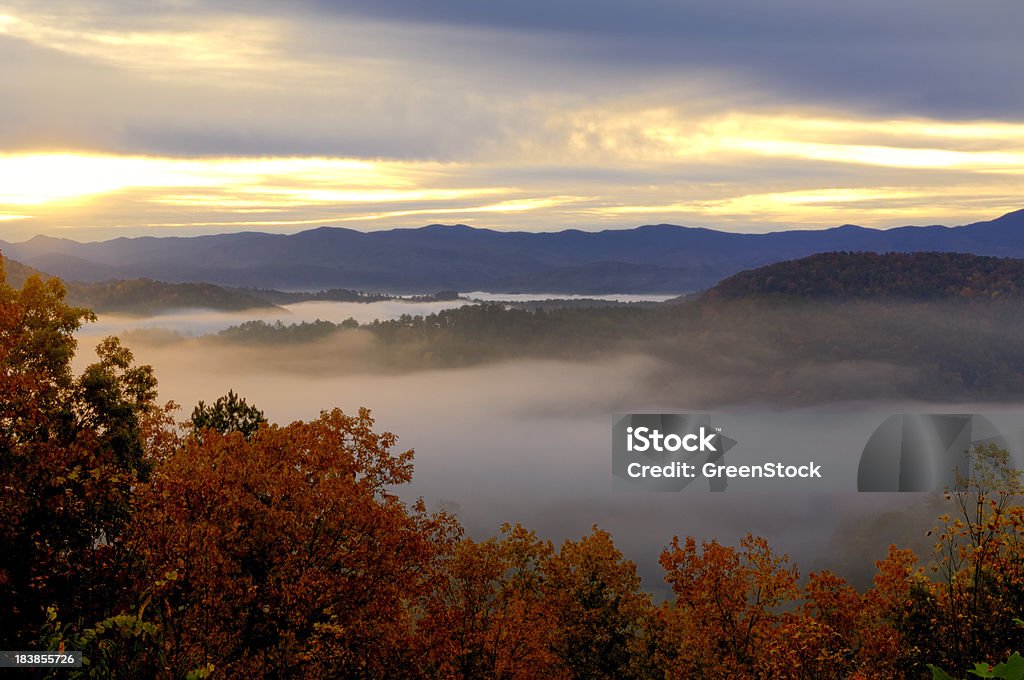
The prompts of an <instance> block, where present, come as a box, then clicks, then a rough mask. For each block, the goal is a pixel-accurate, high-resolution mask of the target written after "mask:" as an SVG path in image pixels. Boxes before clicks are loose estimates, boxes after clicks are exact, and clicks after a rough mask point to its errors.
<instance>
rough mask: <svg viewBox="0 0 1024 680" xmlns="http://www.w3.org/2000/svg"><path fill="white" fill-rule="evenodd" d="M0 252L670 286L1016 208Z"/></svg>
mask: <svg viewBox="0 0 1024 680" xmlns="http://www.w3.org/2000/svg"><path fill="white" fill-rule="evenodd" d="M0 251H2V253H3V254H4V256H6V257H11V258H14V259H16V260H19V261H21V262H23V263H25V264H27V265H29V266H31V267H35V268H36V269H39V270H42V271H45V272H48V273H52V274H54V275H57V276H60V277H62V278H63V279H65V280H69V281H85V282H97V281H106V280H110V279H136V278H151V279H158V280H161V281H167V282H207V283H215V284H219V285H222V286H237V287H272V288H278V289H282V290H316V289H325V288H351V289H359V290H374V291H388V292H398V293H422V292H432V291H436V290H440V289H454V290H460V291H471V290H485V291H491V292H506V293H508V292H523V293H545V292H551V293H578V294H590V295H596V294H605V293H680V292H687V291H694V290H698V289H703V288H707V287H708V286H711V285H713V284H714V283H716V282H718V281H720V280H722V279H724V278H726V277H728V276H731V275H732V274H735V273H737V272H740V271H743V270H746V269H751V268H753V267H759V266H763V265H766V264H771V263H774V262H780V261H783V260H791V259H796V258H800V257H805V256H808V255H812V254H815V253H822V252H831V251H859V252H877V253H884V252H922V251H934V252H963V253H973V254H976V255H993V256H1002V257H1017V258H1022V257H1024V210H1018V211H1015V212H1012V213H1008V214H1006V215H1003V216H1002V217H999V218H997V219H994V220H991V221H986V222H976V223H973V224H968V225H963V226H956V227H946V226H939V225H933V226H921V227H918V226H907V227H897V228H893V229H885V230H881V229H868V228H865V227H859V226H855V225H849V224H848V225H843V226H840V227H834V228H830V229H822V230H791V231H780V232H772V233H767V234H746V233H732V232H724V231H716V230H713V229H705V228H694V227H682V226H676V225H669V224H659V225H648V226H642V227H636V228H633V229H614V230H605V231H598V232H586V231H580V230H574V229H572V230H565V231H559V232H548V233H534V232H501V231H495V230H491V229H478V228H473V227H469V226H466V225H454V226H445V225H437V224H435V225H430V226H427V227H421V228H416V229H391V230H386V231H376V232H360V231H355V230H352V229H341V228H333V227H321V228H319V229H312V230H309V231H303V232H299V233H296V234H287V235H285V234H267V233H257V232H242V233H234V234H220V235H213V236H195V237H148V236H147V237H137V238H117V239H113V240H109V241H98V242H89V243H80V242H77V241H73V240H70V239H64V238H53V237H48V236H37V237H35V238H32V239H30V240H28V241H24V242H21V243H6V242H3V241H0Z"/></svg>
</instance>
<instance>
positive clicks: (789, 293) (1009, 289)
mask: <svg viewBox="0 0 1024 680" xmlns="http://www.w3.org/2000/svg"><path fill="white" fill-rule="evenodd" d="M1022 295H1024V260H1019V259H1013V258H998V257H983V256H979V255H970V254H967V253H885V254H878V253H853V252H837V253H822V254H820V255H811V256H810V257H805V258H802V259H799V260H791V261H788V262H779V263H777V264H770V265H767V266H765V267H759V268H757V269H752V270H749V271H745V272H740V273H739V274H736V275H735V276H731V277H729V278H727V279H725V280H724V281H722V282H721V283H719V284H718V285H716V286H714V287H713V288H712V289H711V290H710V291H708V293H707V296H708V298H710V299H713V300H727V299H736V298H751V297H762V296H764V297H771V296H779V297H789V298H816V299H822V300H832V301H837V300H853V299H858V300H863V299H876V300H901V299H902V300H936V299H943V298H967V299H993V300H994V299H998V298H1008V297H1012V298H1020V297H1021V296H1022Z"/></svg>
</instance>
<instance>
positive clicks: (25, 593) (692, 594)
mask: <svg viewBox="0 0 1024 680" xmlns="http://www.w3.org/2000/svg"><path fill="white" fill-rule="evenodd" d="M479 313H480V314H482V315H483V317H482V318H481V320H480V322H481V323H482V324H484V327H486V318H487V314H488V312H487V311H486V310H483V311H480V312H479ZM90 318H91V314H90V313H89V312H88V311H87V310H84V309H78V308H73V307H69V306H67V305H66V304H65V302H64V290H63V287H62V285H61V284H60V282H59V281H56V280H53V281H49V282H46V283H43V282H41V281H40V280H39V279H36V278H32V279H29V280H28V282H27V283H26V284H25V286H24V288H23V289H22V290H20V291H15V290H14V289H12V288H10V287H8V286H6V285H4V284H2V283H0V489H3V493H2V494H0V612H3V615H2V616H0V647H2V648H4V649H29V650H41V649H67V650H82V651H83V652H84V654H85V659H86V662H87V663H86V665H85V666H84V667H83V669H81V670H80V671H69V670H57V671H53V677H58V676H59V677H97V678H110V677H125V678H141V677H152V678H180V677H188V678H202V677H241V676H249V677H275V678H280V677H296V678H329V677H330V678H334V677H353V678H466V679H468V678H694V677H736V678H849V677H863V678H868V677H884V678H895V677H910V678H913V677H925V676H927V674H928V673H929V670H928V666H927V664H928V663H936V664H939V665H940V666H942V667H944V668H946V669H948V670H953V671H955V672H962V671H963V670H964V669H966V668H968V666H970V665H972V662H975V661H980V660H991V661H995V660H998V659H1003V658H1006V657H1007V656H1008V655H1009V654H1010V653H1011V652H1012V651H1013V650H1015V649H1020V648H1021V646H1022V642H1024V637H1022V633H1021V630H1020V629H1019V628H1017V627H1016V626H1015V625H1014V623H1013V621H1012V619H1013V617H1014V615H1015V614H1019V613H1020V612H1021V611H1024V549H1022V548H1024V546H1022V545H1021V539H1022V536H1024V508H1022V507H1020V506H1018V505H1016V504H1015V503H1016V502H1017V501H1018V500H1019V498H1020V496H1019V494H1020V480H1019V478H1018V477H1017V474H1018V473H1016V472H1015V471H1013V470H1010V469H1009V468H1008V467H1007V466H1006V455H1005V452H1003V451H1000V450H998V449H995V448H986V449H981V450H979V451H977V452H976V461H977V470H976V474H975V475H974V476H973V479H974V482H973V486H972V487H971V490H970V491H969V492H964V493H958V494H953V495H951V496H950V498H949V501H950V514H949V515H947V516H944V517H940V518H939V519H938V527H937V529H936V533H935V539H936V544H935V553H934V555H932V556H930V561H929V562H926V565H930V569H929V570H925V569H924V568H923V567H922V566H919V563H918V558H917V557H916V556H914V555H913V554H911V553H910V552H909V551H901V550H898V549H896V548H895V547H894V548H892V549H891V550H890V552H889V554H888V555H887V556H879V557H881V558H882V559H881V560H880V561H879V562H878V572H877V575H876V577H875V579H874V586H873V587H872V588H871V589H869V590H868V591H867V592H863V593H861V592H857V591H856V590H854V589H853V588H851V587H850V586H849V585H847V584H846V583H845V582H844V581H843V580H842V579H840V578H838V577H836V576H834V575H832V574H829V573H827V572H825V573H819V574H809V575H807V577H806V578H804V577H802V576H801V575H800V573H799V572H798V571H797V567H796V566H795V565H793V564H791V563H790V562H789V560H788V558H786V557H785V556H783V555H778V554H776V553H774V552H773V551H772V549H771V547H770V546H769V545H768V544H767V543H766V542H765V541H764V540H763V539H759V538H756V537H753V536H748V537H747V538H746V539H744V540H743V541H742V542H741V543H740V545H739V546H727V545H722V544H720V543H718V542H715V541H711V542H707V543H702V544H698V543H697V542H696V541H694V540H693V539H691V538H687V539H673V540H672V541H671V542H670V544H669V545H668V547H667V548H666V549H665V550H664V551H663V553H662V555H661V565H662V567H663V568H664V571H665V579H666V581H667V582H668V583H669V585H670V586H671V588H672V592H673V597H672V599H671V600H670V601H669V602H665V603H655V602H652V601H651V598H650V596H649V595H648V594H647V593H645V592H644V590H643V589H642V588H641V584H640V581H639V579H638V577H637V572H636V567H635V565H634V564H633V563H631V562H630V561H629V560H626V559H625V558H624V557H623V555H622V554H621V553H620V552H619V551H618V550H617V549H616V548H615V546H614V543H613V541H612V537H611V536H609V535H608V534H607V533H606V532H603V531H601V530H600V529H598V528H596V527H595V528H594V529H593V530H592V532H591V533H590V534H588V535H587V536H584V537H582V538H581V539H580V540H577V541H567V542H565V543H563V544H562V545H561V546H558V547H557V548H556V547H555V546H553V545H552V544H551V543H550V542H548V541H544V540H542V539H540V538H539V537H538V536H537V535H536V534H535V533H534V532H532V531H529V530H527V529H525V528H523V527H520V526H506V527H504V528H503V529H502V531H501V535H500V536H498V537H495V538H491V539H489V540H484V541H476V540H472V539H469V538H466V537H465V536H463V532H462V529H461V527H460V525H459V523H458V520H457V518H455V517H453V516H451V515H449V514H446V513H444V512H430V511H428V509H427V508H426V507H425V506H424V504H423V503H422V502H419V503H415V504H413V505H411V506H410V505H407V504H406V503H404V502H402V501H401V500H400V499H399V498H398V497H397V496H396V495H395V494H394V489H395V488H396V487H397V486H400V485H402V484H406V483H408V482H409V481H410V479H411V477H412V474H413V466H412V458H413V453H412V452H411V451H404V452H403V451H400V450H396V448H395V447H396V444H397V440H396V437H395V436H394V435H392V434H390V433H379V432H377V431H376V430H375V429H374V422H373V419H372V418H371V416H370V413H369V412H368V411H367V410H365V409H363V410H360V412H359V413H358V414H357V415H346V414H344V413H342V412H340V411H338V410H333V411H326V412H324V413H323V414H322V415H321V417H320V418H318V419H317V420H314V421H312V422H296V423H293V424H291V425H287V426H279V425H270V424H267V423H266V422H265V421H264V419H263V416H262V413H260V412H259V411H258V409H255V408H253V407H250V406H249V405H247V404H245V402H244V400H239V399H238V398H237V397H236V396H235V395H233V394H232V395H228V397H226V398H225V399H222V400H218V402H216V403H215V404H213V405H211V406H206V405H200V407H198V408H197V409H196V411H195V412H194V413H193V420H192V421H191V422H190V423H188V424H182V425H177V424H176V423H175V422H174V414H175V410H174V406H173V405H167V406H163V407H161V406H159V405H158V404H157V403H156V401H155V398H156V392H155V388H156V379H155V377H154V375H153V372H152V370H151V369H150V368H149V367H147V366H139V365H136V364H135V363H134V360H133V357H132V354H131V352H130V351H129V350H127V349H126V348H125V347H123V346H122V345H121V344H120V343H119V342H118V341H117V340H115V339H108V340H106V341H104V342H103V343H101V344H100V346H99V347H98V356H99V360H98V362H97V363H95V364H92V365H90V366H89V367H87V368H86V369H85V371H84V372H83V373H82V374H81V375H77V376H76V375H74V374H73V373H72V371H71V368H70V362H71V359H72V356H73V354H74V352H75V340H74V332H75V331H76V330H77V329H78V328H79V326H80V325H81V324H82V323H83V322H85V321H88V320H89V319H90ZM46 672H48V671H39V672H38V674H45V673H46Z"/></svg>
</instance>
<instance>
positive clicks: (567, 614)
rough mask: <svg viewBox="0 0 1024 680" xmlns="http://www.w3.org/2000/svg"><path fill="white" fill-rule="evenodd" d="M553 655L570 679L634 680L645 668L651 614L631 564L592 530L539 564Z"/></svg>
mask: <svg viewBox="0 0 1024 680" xmlns="http://www.w3.org/2000/svg"><path fill="white" fill-rule="evenodd" d="M543 571H544V574H545V575H546V579H545V587H546V590H547V592H548V601H549V602H550V603H551V605H552V611H553V616H554V618H553V620H552V621H551V623H550V624H549V625H551V626H552V627H553V628H554V633H553V639H554V650H555V653H556V654H557V655H558V657H559V659H560V660H561V662H562V666H563V667H564V668H565V669H566V670H567V671H568V672H569V674H570V677H573V678H594V679H595V680H596V679H598V678H608V679H614V678H640V677H649V676H653V675H654V669H653V668H651V665H650V663H648V662H649V661H650V659H651V654H650V653H649V649H648V646H649V645H650V644H651V642H652V640H651V635H650V633H651V627H652V625H653V619H654V611H653V605H652V603H651V598H650V595H648V594H646V593H644V592H643V591H642V590H641V589H640V577H639V576H638V575H637V573H636V565H635V564H633V563H632V562H630V561H629V560H627V559H625V558H624V557H623V555H622V553H621V552H619V550H618V549H617V548H616V547H615V545H614V544H613V543H612V537H611V535H610V534H608V532H606V531H602V530H601V529H598V528H597V527H596V526H595V527H593V528H592V529H591V533H590V534H589V535H587V536H584V537H583V538H582V539H580V540H579V541H576V542H574V541H566V542H565V543H563V544H562V547H561V549H560V550H559V551H558V554H557V555H553V556H552V557H551V559H550V560H548V561H547V563H546V564H545V565H544V570H543Z"/></svg>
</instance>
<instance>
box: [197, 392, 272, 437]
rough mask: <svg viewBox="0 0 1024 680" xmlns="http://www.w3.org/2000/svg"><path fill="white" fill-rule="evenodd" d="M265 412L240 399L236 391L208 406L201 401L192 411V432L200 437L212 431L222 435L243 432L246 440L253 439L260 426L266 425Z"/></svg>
mask: <svg viewBox="0 0 1024 680" xmlns="http://www.w3.org/2000/svg"><path fill="white" fill-rule="evenodd" d="M266 423H267V419H266V417H264V415H263V411H261V410H259V409H258V408H256V407H255V406H250V405H249V404H248V403H246V401H245V399H243V398H239V396H238V395H237V394H235V392H234V390H229V391H228V393H227V395H225V396H223V397H220V398H219V399H217V401H215V402H213V404H211V405H209V406H207V405H206V403H205V402H202V401H200V402H199V403H198V404H197V405H196V407H195V409H194V410H193V411H192V430H193V432H194V433H195V434H196V436H200V435H201V434H202V432H203V430H206V429H211V430H215V431H217V432H219V433H221V434H227V433H229V432H241V433H242V436H243V437H245V438H246V439H250V438H252V436H253V435H254V434H255V433H256V431H257V430H258V429H259V428H260V425H266Z"/></svg>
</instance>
